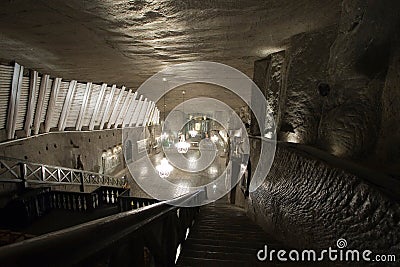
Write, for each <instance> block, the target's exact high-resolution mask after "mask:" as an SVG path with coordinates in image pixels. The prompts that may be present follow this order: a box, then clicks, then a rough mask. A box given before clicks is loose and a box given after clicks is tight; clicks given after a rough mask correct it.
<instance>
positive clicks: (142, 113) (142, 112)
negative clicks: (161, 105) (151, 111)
mask: <svg viewBox="0 0 400 267" xmlns="http://www.w3.org/2000/svg"><path fill="white" fill-rule="evenodd" d="M148 105H149V102H147V98H145V99H144V101H143V104H142V107H141V108H140V112H139V116H138V119H137V121H136V125H135V126H140V125H141V124H142V123H143V120H144V116H145V115H146V111H147V106H148Z"/></svg>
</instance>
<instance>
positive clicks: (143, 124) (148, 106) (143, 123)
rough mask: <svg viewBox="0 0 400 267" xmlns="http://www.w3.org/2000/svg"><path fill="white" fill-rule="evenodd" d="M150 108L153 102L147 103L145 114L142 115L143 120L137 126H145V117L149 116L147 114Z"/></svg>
mask: <svg viewBox="0 0 400 267" xmlns="http://www.w3.org/2000/svg"><path fill="white" fill-rule="evenodd" d="M152 107H153V102H151V101H149V104H148V105H147V108H146V112H145V113H144V116H143V120H142V122H141V123H140V124H139V126H145V125H146V122H147V117H148V116H149V112H150V111H151V109H152Z"/></svg>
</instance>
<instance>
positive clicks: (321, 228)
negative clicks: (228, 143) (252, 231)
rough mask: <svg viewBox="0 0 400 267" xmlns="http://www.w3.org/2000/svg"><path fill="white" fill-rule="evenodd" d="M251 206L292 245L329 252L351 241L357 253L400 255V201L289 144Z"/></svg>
mask: <svg viewBox="0 0 400 267" xmlns="http://www.w3.org/2000/svg"><path fill="white" fill-rule="evenodd" d="M253 142H255V143H257V142H259V141H258V140H253ZM257 146H258V145H256V146H255V147H257ZM252 160H253V159H252ZM393 186H394V185H393ZM248 205H249V206H248V212H249V214H250V215H251V216H253V217H255V219H256V221H258V222H259V224H261V225H262V226H263V227H264V229H265V230H266V231H268V232H269V233H271V234H272V235H274V236H275V237H276V238H277V239H278V240H281V241H283V242H285V243H286V244H287V245H289V246H293V247H300V248H301V247H305V248H328V247H329V246H332V247H335V246H336V245H335V244H336V243H335V242H336V240H337V239H339V238H345V239H346V240H347V242H348V248H351V249H356V248H359V249H370V250H372V251H374V252H378V251H382V252H384V253H389V252H393V253H397V255H398V253H399V252H400V205H399V203H398V202H395V201H393V200H391V199H390V198H389V197H388V196H387V195H385V194H384V193H382V192H381V191H378V190H377V189H375V187H373V186H372V185H370V184H369V183H367V182H365V180H364V179H362V178H361V177H359V176H357V175H354V174H351V173H350V172H347V171H344V170H341V169H339V168H334V167H332V166H331V165H330V163H329V162H324V161H321V160H316V159H314V158H313V157H311V156H310V155H307V153H305V152H301V151H300V150H298V149H296V148H293V147H288V146H287V145H285V144H278V147H277V152H276V155H275V160H274V163H273V165H272V168H271V171H270V173H269V174H268V176H267V178H266V180H265V182H264V184H263V185H262V186H261V187H259V188H258V189H257V190H256V191H255V192H253V193H251V195H250V199H249V203H248Z"/></svg>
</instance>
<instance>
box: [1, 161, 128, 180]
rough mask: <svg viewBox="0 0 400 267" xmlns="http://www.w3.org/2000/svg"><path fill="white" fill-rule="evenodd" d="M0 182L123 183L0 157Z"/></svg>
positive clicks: (62, 168)
mask: <svg viewBox="0 0 400 267" xmlns="http://www.w3.org/2000/svg"><path fill="white" fill-rule="evenodd" d="M0 182H22V183H24V184H35V183H42V184H69V185H97V186H114V187H122V186H123V185H124V182H125V181H124V179H122V177H113V176H109V175H105V174H100V173H95V172H88V171H82V170H76V169H70V168H64V167H58V166H51V165H45V164H39V163H32V162H28V161H24V160H20V159H14V158H7V157H0Z"/></svg>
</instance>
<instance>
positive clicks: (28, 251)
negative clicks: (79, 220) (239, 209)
mask: <svg viewBox="0 0 400 267" xmlns="http://www.w3.org/2000/svg"><path fill="white" fill-rule="evenodd" d="M204 198H205V194H204V191H198V192H195V193H191V194H186V195H184V196H181V197H179V198H176V199H174V200H172V201H163V202H160V203H156V204H153V205H150V206H147V207H144V208H139V209H136V210H131V211H126V212H122V213H119V214H116V215H112V216H109V217H106V218H102V219H98V220H94V221H91V222H88V223H85V224H81V225H77V226H74V227H71V228H67V229H64V230H61V231H56V232H53V233H49V234H45V235H42V236H38V237H35V238H32V239H29V240H26V241H24V242H19V243H15V244H11V245H7V246H4V247H0V262H1V264H2V265H4V266H28V265H36V264H40V266H76V265H78V266H150V261H154V264H155V266H174V265H175V260H176V254H177V251H179V250H180V247H181V245H182V243H183V242H184V241H185V239H186V238H187V233H188V232H189V230H190V228H191V227H192V226H193V224H194V220H195V216H196V214H197V212H198V208H197V207H185V208H183V207H177V206H172V204H174V203H175V204H176V203H178V202H179V203H181V204H186V203H189V202H190V201H194V202H195V203H200V202H201V201H199V200H201V199H204Z"/></svg>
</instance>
